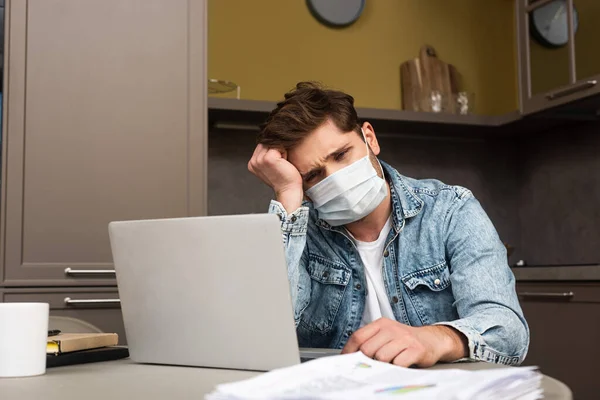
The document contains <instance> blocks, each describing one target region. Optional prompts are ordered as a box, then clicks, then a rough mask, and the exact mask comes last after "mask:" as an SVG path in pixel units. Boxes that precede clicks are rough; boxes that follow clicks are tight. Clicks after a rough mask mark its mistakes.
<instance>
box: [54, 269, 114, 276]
mask: <svg viewBox="0 0 600 400" xmlns="http://www.w3.org/2000/svg"><path fill="white" fill-rule="evenodd" d="M65 275H67V276H78V275H115V270H114V269H71V268H65Z"/></svg>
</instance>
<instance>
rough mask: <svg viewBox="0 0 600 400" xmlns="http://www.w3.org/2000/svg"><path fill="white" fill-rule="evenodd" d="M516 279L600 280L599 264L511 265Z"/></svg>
mask: <svg viewBox="0 0 600 400" xmlns="http://www.w3.org/2000/svg"><path fill="white" fill-rule="evenodd" d="M512 271H513V273H514V275H515V278H516V280H517V281H583V282H588V281H600V264H590V265H559V266H525V267H512Z"/></svg>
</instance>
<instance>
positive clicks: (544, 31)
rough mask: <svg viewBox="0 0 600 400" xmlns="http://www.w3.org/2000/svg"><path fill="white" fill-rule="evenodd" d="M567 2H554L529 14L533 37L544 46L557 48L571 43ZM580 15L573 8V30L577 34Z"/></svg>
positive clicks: (565, 0) (557, 0) (556, 0)
mask: <svg viewBox="0 0 600 400" xmlns="http://www.w3.org/2000/svg"><path fill="white" fill-rule="evenodd" d="M567 8H568V5H567V0H554V1H551V2H549V3H547V4H544V5H543V6H541V7H540V8H536V9H535V10H533V11H532V12H531V13H530V14H529V27H530V31H531V36H532V37H533V38H534V39H535V40H536V41H537V42H538V43H539V44H541V45H542V46H545V47H550V48H556V47H562V46H564V45H566V44H567V43H568V41H569V30H568V24H567ZM578 25H579V14H578V13H577V9H576V8H575V6H573V30H574V31H575V32H577V28H578Z"/></svg>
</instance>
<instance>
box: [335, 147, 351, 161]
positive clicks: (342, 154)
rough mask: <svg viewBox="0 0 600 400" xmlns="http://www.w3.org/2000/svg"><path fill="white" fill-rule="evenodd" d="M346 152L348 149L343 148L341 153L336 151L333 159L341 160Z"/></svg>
mask: <svg viewBox="0 0 600 400" xmlns="http://www.w3.org/2000/svg"><path fill="white" fill-rule="evenodd" d="M347 153H348V150H344V151H342V152H341V153H337V154H336V155H335V157H334V159H335V161H341V160H343V159H344V157H345V156H346V154H347Z"/></svg>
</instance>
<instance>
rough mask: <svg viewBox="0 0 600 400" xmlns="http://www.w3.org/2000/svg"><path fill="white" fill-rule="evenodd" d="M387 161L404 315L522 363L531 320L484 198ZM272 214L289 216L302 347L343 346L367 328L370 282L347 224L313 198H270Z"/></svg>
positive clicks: (286, 236) (388, 250)
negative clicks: (323, 213) (324, 216)
mask: <svg viewBox="0 0 600 400" xmlns="http://www.w3.org/2000/svg"><path fill="white" fill-rule="evenodd" d="M381 164H382V166H383V168H384V171H385V174H386V179H387V181H388V182H389V183H390V189H391V199H392V220H393V229H392V230H391V231H390V233H389V236H388V238H387V242H386V247H385V250H384V265H383V277H384V283H385V288H386V290H387V294H388V298H389V300H390V305H391V306H392V310H393V311H394V316H395V317H396V320H397V321H399V322H401V323H403V324H406V325H411V326H423V325H435V324H443V325H448V326H451V327H454V328H455V329H457V330H458V331H460V332H462V333H463V334H464V335H465V336H466V337H467V339H468V343H469V358H471V359H473V360H483V361H488V362H494V363H499V364H506V365H516V364H519V363H521V362H522V361H523V359H524V357H525V355H526V353H527V349H528V346H529V328H528V326H527V322H526V321H525V319H524V317H523V313H522V311H521V308H520V306H519V301H518V298H517V295H516V292H515V280H514V275H513V274H512V272H511V270H510V268H509V266H508V263H507V256H506V249H505V247H504V245H503V244H502V242H501V241H500V239H499V237H498V234H497V233H496V230H495V228H494V226H493V225H492V223H491V221H490V220H489V218H488V217H487V215H486V213H485V211H484V210H483V209H482V207H481V206H480V204H479V202H478V201H477V200H476V199H475V197H474V196H473V194H472V193H471V192H470V191H469V190H467V189H465V188H462V187H459V186H449V185H445V184H443V183H442V182H439V181H436V180H416V179H411V178H407V177H404V176H402V175H400V174H399V173H398V171H396V170H395V169H393V168H392V167H390V166H389V165H387V164H385V163H384V162H382V163H381ZM269 212H271V213H276V214H278V215H279V217H280V219H281V221H282V223H281V228H282V232H283V241H284V246H285V251H286V258H287V265H288V278H289V281H290V286H291V294H292V301H293V305H294V316H295V320H296V329H297V334H298V340H299V344H300V346H302V347H331V348H341V347H343V346H344V344H345V343H346V341H347V340H348V338H349V337H350V336H351V335H352V333H353V332H354V331H356V330H357V329H358V328H359V326H360V323H361V317H362V314H363V310H364V307H365V295H366V290H367V284H366V280H365V279H366V278H365V273H364V270H363V265H362V261H361V259H360V256H359V254H358V251H357V250H356V248H355V246H354V244H353V242H352V241H351V240H350V237H349V235H348V232H347V231H345V229H344V228H343V227H332V226H330V225H329V224H327V223H326V222H325V221H323V220H320V219H319V218H318V215H317V212H316V210H315V209H314V208H313V207H312V204H311V203H310V202H305V203H304V204H303V205H302V207H300V208H299V209H298V210H296V211H294V212H293V213H292V214H289V215H288V214H287V213H286V211H285V209H284V208H283V207H282V205H281V204H280V203H279V202H277V201H272V202H271V205H270V207H269Z"/></svg>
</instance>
